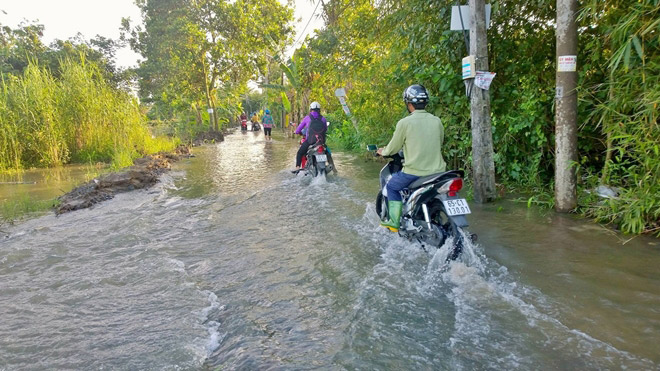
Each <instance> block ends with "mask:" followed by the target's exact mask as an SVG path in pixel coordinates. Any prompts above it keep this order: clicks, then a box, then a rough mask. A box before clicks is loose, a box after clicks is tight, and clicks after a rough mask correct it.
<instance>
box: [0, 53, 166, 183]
mask: <svg viewBox="0 0 660 371" xmlns="http://www.w3.org/2000/svg"><path fill="white" fill-rule="evenodd" d="M59 69H60V76H59V78H55V77H54V76H53V75H52V74H51V73H50V72H49V70H48V69H46V68H43V67H40V66H39V65H38V64H36V63H30V64H29V65H28V66H27V67H26V68H25V69H24V72H23V75H22V76H20V77H17V76H13V75H9V76H3V80H2V82H1V83H0V171H2V170H9V169H21V168H25V167H32V166H57V165H62V164H65V163H69V162H71V161H75V162H95V161H107V162H112V163H113V164H114V165H115V166H125V165H130V163H131V162H132V159H134V158H137V157H139V156H141V155H143V154H146V153H152V152H157V151H161V150H171V149H173V148H174V145H175V144H176V142H175V141H172V140H169V139H155V138H152V135H151V133H150V131H149V128H148V127H147V125H146V117H145V116H144V115H143V114H142V112H141V110H140V107H139V106H138V104H137V101H136V100H135V98H133V97H132V96H130V95H129V94H128V93H125V92H123V91H120V90H117V89H115V88H113V87H112V86H110V85H109V84H108V82H107V81H106V80H105V79H104V77H103V74H102V73H101V71H100V69H99V68H98V66H97V65H96V64H94V63H91V62H88V61H86V60H84V59H82V60H80V61H78V62H74V61H71V60H64V61H62V62H61V65H60V66H59Z"/></svg>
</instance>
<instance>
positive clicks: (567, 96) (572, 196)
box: [555, 0, 577, 212]
mask: <svg viewBox="0 0 660 371" xmlns="http://www.w3.org/2000/svg"><path fill="white" fill-rule="evenodd" d="M576 10H577V0H557V78H556V100H557V104H556V105H555V106H556V112H555V123H556V126H555V210H556V211H558V212H569V211H571V210H573V209H575V207H576V206H577V176H576V169H575V166H574V165H575V163H576V162H577V92H576V87H577V72H576V64H577V63H576V62H577V26H576V24H575V17H576Z"/></svg>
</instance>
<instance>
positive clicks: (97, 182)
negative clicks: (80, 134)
mask: <svg viewBox="0 0 660 371" xmlns="http://www.w3.org/2000/svg"><path fill="white" fill-rule="evenodd" d="M191 156H192V155H191V153H190V149H189V148H188V147H186V146H179V147H178V148H177V149H176V150H175V151H174V153H159V154H155V155H148V156H144V157H142V158H139V159H137V160H135V161H134V165H133V166H131V167H129V168H126V169H124V170H122V171H120V172H116V173H111V174H107V175H103V176H101V177H99V178H96V179H92V180H91V181H89V182H88V183H85V184H83V185H82V186H80V187H77V188H75V189H74V190H72V191H71V192H69V193H67V194H65V195H63V196H61V197H59V201H60V204H59V206H57V207H56V208H55V214H57V215H60V214H64V213H67V212H69V211H74V210H80V209H85V208H88V207H91V206H92V205H94V204H97V203H99V202H102V201H105V200H109V199H111V198H113V197H114V196H115V194H117V193H122V192H128V191H132V190H135V189H142V188H147V187H151V186H152V185H154V184H156V183H157V182H158V178H159V176H160V175H161V174H163V173H164V172H166V171H169V170H170V168H171V166H172V163H173V162H176V161H178V160H180V159H181V158H187V157H191Z"/></svg>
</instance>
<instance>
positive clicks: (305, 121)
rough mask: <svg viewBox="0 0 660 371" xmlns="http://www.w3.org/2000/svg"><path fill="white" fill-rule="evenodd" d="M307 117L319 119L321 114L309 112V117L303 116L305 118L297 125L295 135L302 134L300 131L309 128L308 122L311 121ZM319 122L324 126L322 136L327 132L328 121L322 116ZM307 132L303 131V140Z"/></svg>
mask: <svg viewBox="0 0 660 371" xmlns="http://www.w3.org/2000/svg"><path fill="white" fill-rule="evenodd" d="M309 116H314V118H319V116H321V114H320V113H318V112H316V111H311V112H310V113H309V115H307V116H305V118H304V119H303V120H302V121H301V122H300V125H298V127H297V128H296V134H302V131H303V130H304V129H306V128H307V126H309V123H310V121H312V119H311V118H310V117H309ZM321 122H323V123H324V124H325V129H323V134H325V132H326V131H328V120H326V119H325V117H324V116H321ZM308 132H309V131H308V130H305V139H307V133H308Z"/></svg>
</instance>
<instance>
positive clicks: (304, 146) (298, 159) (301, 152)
mask: <svg viewBox="0 0 660 371" xmlns="http://www.w3.org/2000/svg"><path fill="white" fill-rule="evenodd" d="M309 146H311V144H309V142H308V141H304V142H303V144H301V145H300V148H298V153H296V166H298V167H299V166H300V164H302V158H303V156H305V155H306V154H307V150H308V149H309Z"/></svg>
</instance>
